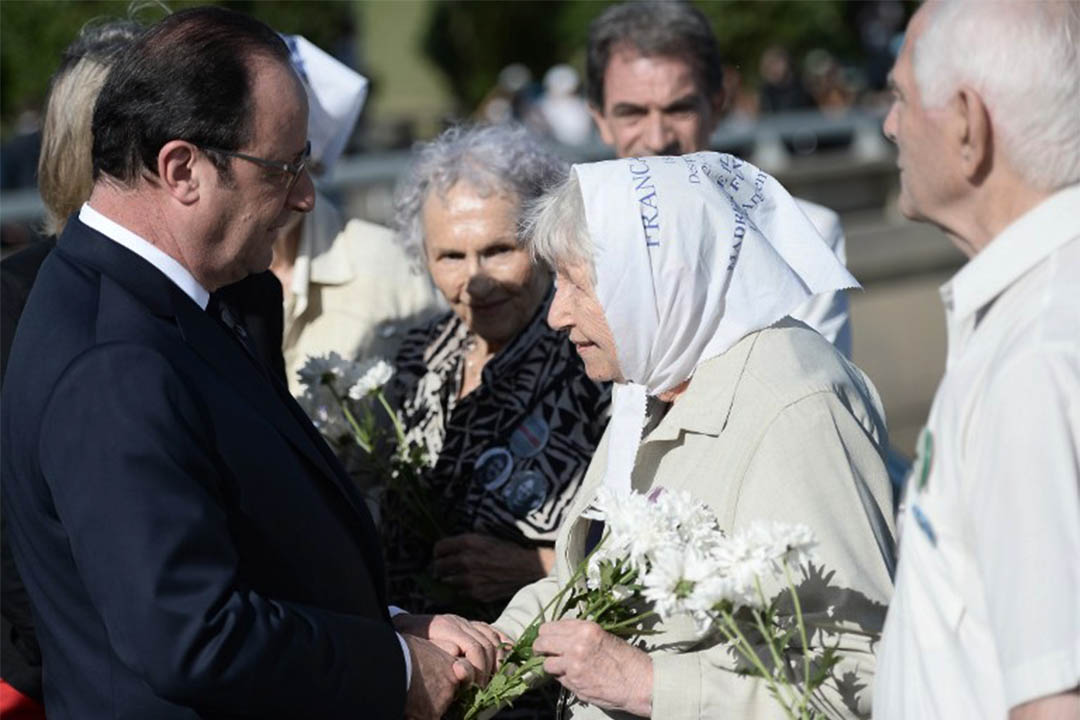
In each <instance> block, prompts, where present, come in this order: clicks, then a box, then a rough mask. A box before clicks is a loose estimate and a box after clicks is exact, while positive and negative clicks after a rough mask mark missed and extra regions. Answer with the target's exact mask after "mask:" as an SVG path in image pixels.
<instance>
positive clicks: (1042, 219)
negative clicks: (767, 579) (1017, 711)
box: [874, 185, 1080, 720]
mask: <svg viewBox="0 0 1080 720" xmlns="http://www.w3.org/2000/svg"><path fill="white" fill-rule="evenodd" d="M941 295H942V298H943V300H944V302H945V309H946V317H947V323H948V335H949V352H948V361H947V364H946V370H945V376H944V378H943V379H942V381H941V385H940V386H939V387H938V391H937V395H936V396H935V398H934V404H933V407H932V408H931V410H930V419H929V422H928V425H927V429H926V430H925V431H924V435H923V436H922V437H921V438H920V443H919V452H920V456H919V458H917V460H916V463H915V468H914V470H913V474H912V477H911V478H910V479H909V482H908V487H907V490H906V497H905V502H904V506H905V509H904V510H903V512H902V518H901V531H900V532H901V541H900V550H899V565H898V568H897V577H896V591H895V594H894V596H893V600H892V604H891V606H890V607H889V613H888V617H887V619H886V622H885V630H884V636H883V638H882V642H881V647H880V651H879V654H878V663H877V673H876V678H875V689H874V718H875V720H890V719H891V718H919V719H920V720H932V719H933V718H943V719H948V720H957V719H960V718H980V719H984V718H985V719H987V720H995V719H1000V720H1004V718H1006V717H1007V715H1008V711H1009V709H1010V708H1012V707H1014V706H1016V705H1019V704H1021V703H1024V702H1027V701H1029V700H1034V699H1036V698H1038V697H1042V696H1044V695H1050V694H1054V693H1058V692H1061V691H1064V690H1068V689H1070V688H1073V687H1076V686H1077V684H1080V185H1073V186H1071V187H1069V188H1066V189H1064V190H1062V191H1060V192H1057V193H1055V194H1054V195H1053V196H1052V197H1050V198H1048V199H1047V200H1045V201H1044V202H1043V203H1041V204H1040V205H1038V206H1037V207H1036V208H1034V209H1032V210H1031V211H1030V212H1028V213H1027V214H1025V215H1024V216H1022V217H1021V218H1019V219H1017V220H1016V221H1015V222H1014V223H1013V224H1012V225H1010V226H1009V227H1008V228H1006V229H1005V230H1004V231H1003V232H1002V233H1001V234H1000V235H998V237H997V238H995V239H994V240H993V241H992V242H991V243H990V244H989V245H988V246H987V247H986V248H984V249H983V251H982V252H980V253H979V254H978V255H976V256H975V257H974V258H973V259H972V260H971V261H970V262H969V263H968V264H967V265H966V266H965V267H964V268H963V269H961V270H960V272H958V273H957V274H956V276H955V277H954V278H953V279H952V280H951V281H950V282H949V283H948V284H946V285H945V286H943V287H942V288H941ZM924 465H925V467H924Z"/></svg>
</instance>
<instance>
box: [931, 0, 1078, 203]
mask: <svg viewBox="0 0 1080 720" xmlns="http://www.w3.org/2000/svg"><path fill="white" fill-rule="evenodd" d="M926 11H928V12H930V13H931V16H930V17H929V18H927V20H928V22H927V24H926V29H925V30H924V31H923V33H922V35H921V36H920V38H919V40H918V43H917V44H916V46H915V48H914V49H913V50H914V54H913V56H912V62H913V70H914V73H915V82H916V84H917V85H918V88H919V92H920V94H921V96H922V101H923V104H924V105H925V106H927V107H940V106H942V105H944V104H945V103H946V102H948V100H949V99H950V97H951V96H952V95H953V93H954V92H955V91H956V90H957V88H959V87H960V86H961V85H969V86H971V87H973V88H974V89H975V90H976V91H977V92H978V93H979V96H980V97H982V99H983V101H984V102H985V103H986V107H987V110H988V112H989V113H990V117H991V118H992V122H993V129H994V132H995V133H997V134H998V136H999V137H1000V138H1001V142H1002V145H1003V147H1004V150H1005V155H1006V157H1007V159H1008V161H1009V164H1010V165H1011V166H1012V167H1014V168H1015V169H1016V170H1017V172H1019V173H1020V174H1021V176H1022V177H1023V179H1024V181H1025V182H1027V183H1029V184H1030V185H1031V186H1032V187H1034V188H1036V189H1039V190H1043V191H1052V190H1056V189H1058V188H1061V187H1064V186H1066V185H1070V184H1072V183H1075V182H1077V181H1080V3H1078V2H1076V1H1075V0H1072V1H1069V0H1065V1H1062V0H1042V1H1040V2H1015V1H1014V2H971V1H970V0H948V1H946V2H940V3H935V4H933V5H931V6H929V7H927V8H926Z"/></svg>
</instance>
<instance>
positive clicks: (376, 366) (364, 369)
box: [349, 358, 394, 400]
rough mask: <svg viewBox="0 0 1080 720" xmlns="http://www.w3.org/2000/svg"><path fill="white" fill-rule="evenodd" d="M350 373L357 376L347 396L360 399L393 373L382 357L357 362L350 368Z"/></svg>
mask: <svg viewBox="0 0 1080 720" xmlns="http://www.w3.org/2000/svg"><path fill="white" fill-rule="evenodd" d="M351 371H352V372H350V375H353V373H355V375H353V376H354V377H355V376H359V379H358V380H356V381H355V382H354V383H353V384H352V386H351V387H349V397H350V398H352V399H353V400H361V399H363V398H365V397H367V396H368V395H370V394H371V393H373V392H375V391H376V390H379V389H381V388H382V386H383V385H385V384H386V383H387V382H389V381H390V378H391V377H393V375H394V368H393V367H391V365H390V363H388V362H386V361H385V360H383V359H382V358H373V359H371V360H368V361H367V362H365V363H359V364H357V365H355V366H354V367H353V368H351Z"/></svg>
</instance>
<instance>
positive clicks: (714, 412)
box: [495, 319, 894, 720]
mask: <svg viewBox="0 0 1080 720" xmlns="http://www.w3.org/2000/svg"><path fill="white" fill-rule="evenodd" d="M607 443H608V437H607V435H605V437H604V439H603V440H602V441H601V443H600V446H599V448H598V449H597V452H596V455H595V457H594V459H593V462H592V464H591V465H590V467H589V470H588V472H587V474H586V476H585V481H584V486H583V487H582V491H581V492H580V493H579V494H578V497H577V500H576V501H575V504H574V506H573V508H572V509H571V510H570V512H569V514H568V515H567V517H568V518H570V520H568V522H567V523H566V524H565V525H564V526H563V527H562V528H561V529H560V531H559V535H558V539H557V541H556V545H555V550H556V565H555V569H554V572H553V574H552V575H551V576H549V577H548V578H545V579H543V580H540V581H538V582H536V583H534V584H532V585H530V586H528V587H526V588H524V589H522V590H521V591H520V592H518V594H517V595H516V596H515V597H514V598H513V599H512V600H511V602H510V604H509V605H508V606H507V608H506V610H504V611H503V614H502V616H501V617H500V618H499V619H498V621H496V623H495V624H496V626H497V627H499V628H500V629H502V630H503V631H504V632H506V633H507V634H509V635H510V636H511V637H516V636H517V634H518V633H519V632H520V631H521V630H522V629H523V628H524V627H525V626H526V625H527V624H528V623H529V622H530V621H531V620H532V619H533V618H534V617H535V616H536V614H537V612H538V611H539V610H540V608H541V607H542V606H543V605H544V604H545V603H546V602H547V601H548V600H549V599H550V598H551V597H552V596H553V595H554V593H555V592H556V591H557V589H558V588H559V587H560V586H561V585H562V584H563V583H565V582H566V581H567V579H568V578H569V576H570V575H571V573H572V571H573V569H574V568H575V567H576V566H577V565H578V563H579V562H580V561H581V559H582V557H583V555H584V543H585V537H586V533H587V528H588V521H587V520H584V519H582V518H581V517H580V516H581V513H582V512H583V511H584V510H585V508H586V507H587V506H588V504H589V503H590V502H591V501H592V499H593V498H594V497H595V493H596V490H597V489H598V487H599V485H600V484H601V482H602V479H603V477H604V466H605V458H606V453H607ZM885 443H886V438H885V426H884V415H883V413H882V409H881V403H880V400H879V399H878V397H877V393H876V391H875V390H874V388H873V386H872V385H871V384H870V382H869V380H868V379H867V378H866V377H865V376H864V375H863V374H862V372H860V371H859V370H858V368H856V367H855V366H854V365H851V364H850V363H848V362H847V361H845V360H844V359H843V358H842V357H841V356H840V355H839V354H838V353H837V352H836V350H835V349H834V348H833V347H832V346H830V345H829V344H828V342H826V341H825V340H824V339H823V338H822V337H821V336H820V335H818V334H817V333H816V332H814V331H812V330H810V329H809V328H808V327H806V326H805V325H803V324H802V323H799V322H798V321H795V320H791V319H786V320H783V321H781V322H780V323H779V324H777V325H776V326H774V327H772V328H769V329H766V330H762V331H759V332H756V333H753V334H751V335H749V336H747V337H746V338H744V339H743V340H741V341H740V342H739V343H737V344H736V345H735V346H734V347H733V348H732V349H730V350H729V351H728V352H726V353H724V354H723V355H721V356H720V357H717V358H714V359H712V360H710V361H708V362H706V363H704V364H703V365H702V366H701V367H700V368H698V371H697V373H696V374H695V376H694V378H693V380H692V381H691V383H690V386H689V388H688V389H687V391H686V392H685V393H684V394H683V395H682V396H681V397H680V398H679V399H678V400H677V401H676V402H675V404H674V405H673V406H672V407H671V409H670V411H668V413H667V414H666V415H665V416H664V417H663V419H662V420H660V422H659V424H657V425H656V426H655V427H654V429H653V430H652V431H651V432H650V433H648V435H646V437H645V439H644V440H643V441H642V444H641V448H640V450H639V451H638V456H637V463H636V466H635V468H634V473H633V485H634V488H635V489H636V490H640V491H647V490H649V489H651V488H654V487H657V486H662V487H665V488H667V489H670V490H677V489H684V490H687V491H688V492H690V493H692V494H693V495H694V496H696V497H697V498H699V499H701V500H702V501H704V502H705V503H707V504H708V505H709V506H710V507H711V508H712V509H713V510H714V511H715V512H716V514H717V516H718V518H719V521H720V525H721V527H722V528H723V529H725V530H726V531H731V530H737V529H739V528H742V527H744V526H745V525H747V524H748V523H750V522H751V521H753V520H757V519H774V520H780V521H786V522H802V523H806V524H807V525H809V526H810V528H811V529H812V530H813V531H814V533H815V535H816V537H817V540H818V547H817V557H818V560H819V562H820V563H821V564H822V565H823V567H824V571H825V573H826V574H825V578H826V580H827V582H824V581H821V580H820V579H819V580H818V581H816V582H814V581H809V582H807V583H806V584H805V585H803V586H801V587H800V598H801V601H802V604H803V610H804V613H805V614H806V615H807V618H808V622H809V623H810V624H813V623H814V621H818V622H828V623H829V624H830V625H835V623H837V622H839V621H843V622H845V623H847V624H848V625H847V627H848V628H859V629H861V630H863V631H866V632H873V633H877V632H880V629H881V626H882V623H883V622H884V618H885V608H886V605H887V604H888V601H889V597H890V594H891V592H892V583H891V581H890V579H889V575H888V572H887V570H886V565H885V563H884V561H883V559H882V556H881V553H880V552H879V550H878V545H877V543H876V541H875V539H874V535H873V532H872V528H871V526H872V523H877V525H878V528H879V530H880V531H881V532H882V533H884V534H885V535H887V536H888V537H890V538H891V537H892V535H893V532H894V528H893V525H892V517H893V508H892V500H891V497H892V496H891V492H890V488H889V480H888V476H887V475H886V472H885V467H884V464H883V462H882V448H884V447H885ZM858 483H863V484H864V488H865V489H867V490H868V491H869V493H868V495H867V497H870V496H872V498H873V500H874V501H876V503H877V506H878V510H879V511H880V512H876V511H875V512H873V513H872V515H873V516H874V517H871V516H870V515H868V513H867V512H866V510H864V505H863V503H862V501H860V499H859V492H858V490H857V484H858ZM659 629H660V631H661V632H660V633H659V634H658V635H653V636H649V637H648V638H647V639H646V644H645V647H646V649H647V650H648V651H649V653H650V654H651V655H652V660H653V717H655V718H665V719H670V720H677V719H678V720H681V719H682V718H740V719H743V718H779V717H783V715H782V712H781V711H780V709H779V707H778V706H777V705H776V704H775V701H774V700H773V699H772V697H771V696H770V695H769V692H768V689H767V688H766V686H765V684H764V683H762V682H759V681H757V680H753V679H748V678H746V677H743V676H740V675H738V674H736V673H735V672H733V671H732V669H731V668H732V667H733V666H734V664H733V656H732V654H731V652H730V651H729V649H728V648H727V647H726V646H725V645H723V644H715V640H706V641H704V642H697V641H696V640H695V632H694V630H693V625H692V623H690V622H689V621H683V620H677V621H673V622H671V623H668V624H667V625H664V626H661V627H660V628H659ZM837 640H839V641H840V643H841V647H842V648H843V650H844V653H843V655H844V660H843V662H842V663H841V664H840V666H839V668H838V669H837V671H836V672H835V676H836V677H840V676H842V675H844V674H845V673H852V674H851V675H850V676H848V677H847V678H846V681H845V682H842V683H840V685H842V686H843V688H842V689H841V690H839V691H838V690H837V689H836V688H835V687H833V688H832V689H831V691H830V692H829V693H827V695H829V697H830V698H831V700H832V701H833V702H834V703H835V705H836V707H838V708H839V709H840V710H841V711H842V714H845V715H851V716H856V715H868V714H869V703H870V696H871V693H870V682H871V678H872V674H873V668H874V657H873V654H872V651H871V647H870V644H869V642H868V641H867V639H866V638H865V636H863V635H862V634H860V633H856V632H844V633H842V634H833V635H831V636H829V637H828V638H827V641H829V642H830V644H831V642H835V641H837ZM821 642H822V636H821V634H820V633H819V634H817V635H816V636H815V637H814V638H812V639H811V644H814V645H820V644H821ZM695 643H696V644H695ZM571 715H572V717H575V718H603V717H620V715H619V714H617V713H607V712H605V711H602V710H600V709H598V708H595V707H591V706H585V705H582V704H580V703H578V704H575V705H572V706H571Z"/></svg>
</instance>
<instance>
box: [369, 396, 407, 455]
mask: <svg viewBox="0 0 1080 720" xmlns="http://www.w3.org/2000/svg"><path fill="white" fill-rule="evenodd" d="M375 394H376V396H378V398H379V403H380V404H381V405H382V406H383V410H385V411H386V414H387V415H389V416H390V422H392V423H394V434H395V435H396V436H397V441H398V447H400V448H404V447H405V429H404V428H403V427H401V418H399V417H398V415H397V413H396V412H394V409H393V408H391V407H390V403H389V402H388V401H387V400H386V396H385V395H383V391H382V390H377V391H375Z"/></svg>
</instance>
